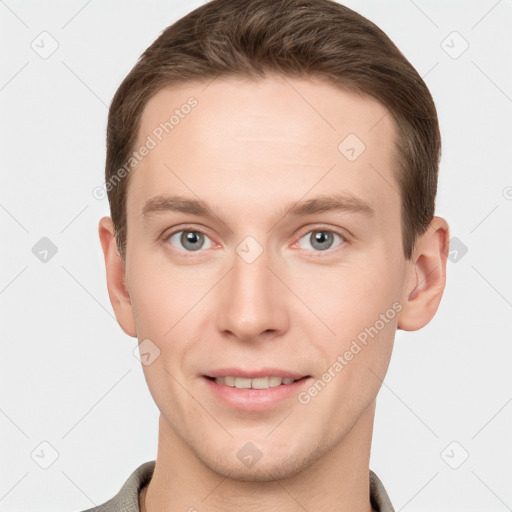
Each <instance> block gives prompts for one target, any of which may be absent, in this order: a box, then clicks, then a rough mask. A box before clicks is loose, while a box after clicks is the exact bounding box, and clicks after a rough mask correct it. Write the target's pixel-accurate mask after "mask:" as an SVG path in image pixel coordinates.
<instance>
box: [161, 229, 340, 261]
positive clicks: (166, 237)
mask: <svg viewBox="0 0 512 512" xmlns="http://www.w3.org/2000/svg"><path fill="white" fill-rule="evenodd" d="M315 231H318V232H324V233H332V234H334V235H337V236H339V237H340V238H341V242H340V243H339V244H338V245H337V246H335V247H334V248H329V249H326V250H325V251H315V250H312V249H305V250H306V251H307V252H310V253H313V254H315V256H314V257H322V256H324V255H331V254H332V253H333V252H334V251H336V250H338V249H340V248H342V247H343V246H345V245H347V244H349V243H350V240H349V237H348V236H347V235H346V234H345V233H341V232H339V231H336V230H333V229H329V228H326V227H323V226H316V227H314V228H309V229H308V230H307V231H303V232H302V233H301V234H300V235H299V237H298V238H297V241H296V242H294V244H293V245H294V246H295V245H297V244H298V242H299V241H300V240H301V239H302V238H304V236H305V235H308V234H310V233H313V232H315ZM182 232H193V233H201V234H202V235H204V236H205V237H208V238H210V237H209V235H208V234H207V233H206V232H205V231H203V230H202V229H198V228H196V227H194V226H182V227H181V228H180V229H177V230H176V231H172V232H170V233H168V234H165V235H164V236H163V237H162V238H163V241H164V242H165V243H167V242H168V241H169V239H170V238H171V237H172V236H173V235H176V234H177V233H182ZM212 243H213V244H215V242H213V240H212ZM169 245H170V244H169ZM176 250H177V251H178V252H180V253H185V254H188V255H190V256H192V255H194V253H200V252H201V251H202V250H203V249H199V250H197V251H187V250H183V249H176Z"/></svg>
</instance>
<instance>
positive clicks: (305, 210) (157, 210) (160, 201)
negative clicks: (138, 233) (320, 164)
mask: <svg viewBox="0 0 512 512" xmlns="http://www.w3.org/2000/svg"><path fill="white" fill-rule="evenodd" d="M330 211H339V212H350V213H360V214H363V215H366V216H368V217H371V216H373V215H374V214H375V211H374V210H373V208H372V207H371V206H370V205H369V204H368V203H366V202H365V201H363V200H362V199H359V198H357V197H355V196H353V195H347V194H329V195H322V196H319V197H315V198H313V199H307V200H300V201H295V202H293V203H291V204H289V205H287V206H285V207H284V209H283V210H282V211H281V217H285V216H287V215H291V216H296V217H302V216H306V215H312V214H315V213H324V212H330ZM166 212H178V213H188V214H192V215H200V216H203V217H210V218H213V217H218V215H217V214H216V213H214V211H213V210H212V208H210V207H209V206H208V204H207V203H205V202H204V201H202V200H200V199H189V198H186V197H182V196H162V195H158V196H155V197H152V198H151V199H148V200H147V201H146V203H145V205H144V207H143V208H142V216H143V217H144V219H146V220H147V219H149V218H150V217H153V216H155V215H158V214H162V213H166Z"/></svg>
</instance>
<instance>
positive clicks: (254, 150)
mask: <svg viewBox="0 0 512 512" xmlns="http://www.w3.org/2000/svg"><path fill="white" fill-rule="evenodd" d="M150 140H151V141H152V142H151V143H150V144H151V146H152V149H151V150H150V151H149V152H147V155H146V156H144V158H142V159H141V161H140V162H139V163H138V164H137V167H136V169H135V170H134V171H133V173H132V176H131V178H130V187H129V188H130V193H129V194H128V204H130V203H132V205H136V207H137V209H138V210H140V208H141V207H143V205H144V202H145V201H147V200H148V199H149V198H150V197H153V196H155V195H157V194H163V193H173V194H175V193H176V192H181V193H183V194H187V195H189V196H190V195H194V194H196V195H198V194H199V193H200V194H201V196H202V198H203V199H205V200H208V201H209V200H212V201H214V200H215V196H216V195H217V197H218V196H219V194H221V195H222V194H227V193H228V192H229V193H230V194H231V196H233V197H234V196H237V197H240V200H241V204H242V203H243V201H244V200H245V199H244V198H243V197H242V196H244V194H245V196H246V198H248V196H250V193H251V191H252V192H253V196H251V197H250V199H252V200H255V201H256V202H257V200H258V198H261V200H262V201H263V199H265V200H267V201H268V200H271V201H272V200H275V201H280V200H284V201H286V200H287V199H288V198H289V199H290V200H293V199H297V197H296V196H297V194H301V195H302V194H303V193H306V191H307V190H308V189H311V190H312V191H318V192H328V191H332V190H333V188H336V189H339V190H340V191H344V190H349V191H350V192H353V193H355V194H357V195H359V196H362V197H365V196H366V199H369V200H370V201H371V200H372V199H373V200H379V201H380V202H381V203H382V204H385V203H386V202H390V201H391V202H392V201H395V203H396V202H397V200H398V198H397V197H392V196H393V195H395V196H396V193H397V188H398V186H397V184H396V182H395V181H394V173H393V169H394V162H395V158H394V155H395V149H394V144H395V127H394V122H393V120H392V116H391V115H390V113H389V112H388V111H387V109H386V108H385V107H384V106H383V105H382V104H380V103H379V102H378V101H377V100H375V99H373V98H371V97H369V96H363V95H359V94H356V93H353V92H348V91H345V90H342V89H339V88H337V87H334V86H333V85H331V84H329V83H327V82H325V81H322V80H319V79H313V78H309V79H292V78H284V77H281V76H275V77H271V78H266V79H264V80H261V81H257V82H256V81H248V80H244V79H240V78H217V79H215V80H213V81H210V82H197V83H189V84H183V85H179V86H171V87H166V88H164V89H162V90H160V91H159V92H158V93H157V94H155V95H154V96H153V97H152V98H151V99H150V101H149V102H148V103H147V105H146V107H145V109H144V112H143V115H142V118H141V124H140V130H139V140H138V144H137V147H141V146H142V145H144V144H149V141H150ZM153 146H154V147H153ZM313 188H314V190H313ZM262 194H263V195H262ZM256 195H257V196H258V197H256ZM263 196H264V197H263ZM288 196H289V197H288ZM379 196H380V197H379ZM395 206H396V205H395Z"/></svg>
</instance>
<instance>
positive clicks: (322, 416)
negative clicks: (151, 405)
mask: <svg viewBox="0 0 512 512" xmlns="http://www.w3.org/2000/svg"><path fill="white" fill-rule="evenodd" d="M191 97H193V98H195V100H192V101H191V100H189V98H191ZM194 101H195V104H194V106H192V107H191V108H186V107H183V106H184V105H186V104H187V102H188V104H189V105H191V104H192V103H194ZM176 109H178V111H177V112H176ZM173 113H174V114H175V119H173V120H172V121H171V122H172V123H173V124H172V128H170V127H169V125H165V124H164V125H163V126H164V127H166V128H167V131H168V133H166V131H165V129H163V128H162V125H161V123H165V121H169V119H170V118H171V116H172V115H173ZM178 118H179V120H178V121H176V119H178ZM159 127H160V129H158V128H159ZM148 137H150V138H151V139H152V140H153V141H154V142H155V145H154V147H151V149H150V150H149V151H148V154H147V155H146V156H145V157H144V158H143V159H142V160H141V161H140V163H139V164H138V166H137V167H136V169H135V170H134V171H132V175H131V176H130V184H129V188H128V196H127V221H128V237H127V253H126V286H127V289H128V290H129V295H130V302H131V311H132V314H133V321H134V325H135V327H136V334H137V337H138V338H139V341H140V342H142V341H143V340H146V339H149V340H150V341H146V342H145V343H146V344H148V345H147V346H148V347H149V346H150V347H152V350H150V352H151V353H152V354H153V355H154V354H155V353H156V354H159V355H158V357H156V358H155V359H154V361H152V362H151V364H148V365H145V366H143V369H144V373H145V377H146V380H147V383H148V385H149V389H150V391H151V394H152V396H153V398H154V400H155V402H156V404H157V406H158V408H159V409H160V411H161V428H163V429H165V430H167V432H168V433H169V435H171V434H172V435H173V436H175V437H178V438H180V439H181V441H182V442H183V443H184V445H186V446H187V448H188V449H189V450H190V452H191V453H193V454H194V455H195V456H196V457H197V458H198V459H199V460H200V461H201V462H202V463H203V464H204V465H206V466H207V467H209V468H211V469H213V470H214V471H216V472H218V473H220V474H222V475H225V476H230V477H232V478H238V479H246V480H251V479H252V480H254V479H256V480H257V479H262V480H265V479H268V478H283V477H286V476H291V475H293V474H296V473H297V472H299V471H301V470H302V469H304V468H305V467H306V466H307V465H308V464H311V463H312V462H313V461H316V460H318V459H319V458H320V457H322V456H323V455H325V454H327V453H328V452H329V451H330V450H332V449H333V448H334V447H335V446H338V445H339V443H341V442H343V440H344V439H345V438H346V436H347V435H348V433H349V432H350V431H351V430H352V429H353V428H354V426H355V425H356V424H357V422H358V420H359V419H360V418H361V416H362V415H363V413H364V412H365V411H366V410H367V409H368V408H369V406H370V405H371V404H373V402H374V400H375V397H376V394H377V391H378V389H379V387H380V384H381V381H380V379H379V378H378V377H377V376H380V378H383V376H384V374H385V372H386V369H387V365H388V362H389V358H390V355H391V351H392V346H393V339H394V334H395V331H396V328H397V319H398V318H399V312H400V309H401V301H402V300H403V297H404V293H405V290H404V288H405V286H404V284H405V282H406V279H405V275H406V261H405V260H404V256H403V252H402V241H401V229H400V225H401V224H400V213H401V212H400V196H399V194H398V192H397V191H398V184H397V182H396V180H395V179H394V167H395V160H394V155H395V153H394V144H395V131H394V125H393V121H392V118H391V116H390V115H389V114H388V112H387V110H386V109H385V108H384V107H383V106H382V105H380V104H379V103H378V102H377V101H375V100H373V99H371V98H368V97H362V96H358V95H355V94H353V93H348V92H344V91H341V90H339V89H337V88H334V87H333V86H332V85H328V84H326V83H324V82H322V81H319V80H316V79H315V80H313V79H312V80H303V79H300V80H299V79H290V78H287V79H286V80H285V79H283V78H282V77H269V78H266V79H265V80H264V81H262V82H259V83H253V82H249V81H243V80H240V79H227V78H226V79H220V78H219V79H216V80H215V81H213V82H212V83H211V84H209V85H208V84H207V83H200V84H187V85H183V86H179V87H170V88H167V89H164V90H161V91H160V92H159V93H158V94H156V95H155V96H154V97H153V98H152V99H151V100H150V101H149V103H148V104H147V106H146V108H145V111H144V114H143V118H142V122H141V127H140V137H139V146H140V145H143V144H146V143H147V142H148V141H149V139H148ZM159 139H161V140H159ZM148 146H153V144H152V143H149V144H148ZM151 357H154V356H151ZM215 379H217V380H215ZM292 380H293V382H292V383H290V381H292ZM233 385H234V387H233ZM269 386H270V387H269ZM248 443H249V444H248ZM257 459H259V460H257ZM255 460H257V462H256V463H254V461H255Z"/></svg>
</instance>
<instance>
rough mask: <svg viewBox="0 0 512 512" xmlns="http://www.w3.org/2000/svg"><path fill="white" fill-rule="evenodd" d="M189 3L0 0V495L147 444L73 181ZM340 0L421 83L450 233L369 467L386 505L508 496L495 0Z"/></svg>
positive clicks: (403, 338)
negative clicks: (139, 70)
mask: <svg viewBox="0 0 512 512" xmlns="http://www.w3.org/2000/svg"><path fill="white" fill-rule="evenodd" d="M200 4H201V2H199V1H193V2H189V1H187V2H184V1H181V2H177V1H172V2H171V1H169V0H166V1H148V2H133V1H132V2H126V1H125V2H121V1H117V2H113V1H107V2H100V1H98V0H93V1H90V0H89V1H85V0H73V1H67V2H64V1H59V2H57V1H52V2H36V1H30V2H29V1H21V0H5V1H0V16H1V28H0V38H1V41H0V51H1V75H0V108H1V125H0V130H1V131H0V144H1V155H2V166H1V179H2V181H1V187H0V224H1V229H2V240H3V242H2V245H1V248H2V250H1V252H0V255H1V263H0V269H1V271H0V302H1V308H2V324H1V325H2V331H1V341H0V342H1V351H2V356H1V359H0V393H1V395H0V431H1V434H0V439H1V444H0V509H1V510H3V511H11V512H19V511H28V510H31V511H32V512H38V511H43V510H54V511H55V510H62V511H72V510H83V509H86V508H89V507H92V506H94V505H97V504H100V503H103V502H104V501H106V500H107V499H109V498H111V497H112V496H114V494H116V493H117V492H118V490H119V488H120V487H121V485H122V484H123V483H124V481H125V480H126V479H127V477H128V476H129V474H130V473H131V472H132V471H133V470H134V469H135V468H136V467H137V466H138V465H139V464H141V463H143V462H145V461H147V460H153V459H154V458H155V456H156V447H157V426H158V425H157V421H158V411H157V408H156V406H155V405H154V403H153V400H152V398H151V395H150V394H149V391H148V389H147V385H146V382H145V380H144V376H143V373H142V369H141V364H140V362H139V361H138V360H137V359H136V357H135V356H134V355H133V350H134V349H135V348H136V347H137V343H136V340H135V339H132V338H129V337H127V336H126V335H125V334H124V333H123V332H122V331H121V329H120V327H119V326H118V324H117V322H116V321H115V318H114V316H113V311H112V308H111V306H110V302H109V298H108V294H107V288H106V282H105V271H104V263H103V256H102V253H101V248H100V244H99V240H98V236H97V224H98V220H99V218H100V217H101V216H103V215H108V213H109V211H108V203H107V200H106V198H105V199H103V200H98V199H96V198H95V197H93V194H92V191H93V189H94V188H95V187H97V186H98V185H101V183H102V180H103V169H104V157H105V149H104V146H105V145H104V134H105V125H106V116H107V106H108V104H109V103H110V101H111V99H112V96H113V94H114V92H115V90H116V88H117V87H118V85H119V84H120V82H121V80H122V79H123V77H124V76H125V75H126V73H127V72H128V71H129V70H130V69H131V67H132V66H133V65H134V64H135V61H136V59H137V58H138V56H139V55H140V53H141V52H142V51H143V50H144V49H145V48H146V47H147V46H148V45H149V44H150V43H151V42H152V41H153V40H154V39H155V38H156V37H157V36H158V35H159V34H160V32H161V31H162V30H163V29H164V28H165V27H167V26H168V25H169V24H171V23H172V22H173V21H175V20H176V19H178V18H179V17H181V16H182V15H183V14H185V13H186V12H189V11H190V10H192V8H195V7H197V6H199V5H200ZM346 4H347V5H348V6H349V7H352V8H354V9H355V10H357V11H358V12H360V13H361V14H363V15H365V16H367V17H368V18H370V19H371V20H372V21H374V22H375V23H377V24H378V25H379V26H380V27H381V28H382V29H383V30H384V31H385V32H387V33H388V35H389V36H390V37H391V38H392V39H393V40H394V41H395V42H396V44H397V45H398V46H399V48H400V49H401V50H402V51H403V52H404V54H405V55H406V56H407V57H408V58H409V60H410V61H411V62H412V63H413V65H414V66H415V67H416V68H417V69H418V71H419V72H420V74H421V75H422V76H424V77H425V80H426V82H427V84H428V86H429V87H430V89H431V91H432V94H433V96H434V99H435V101H436V104H437V107H438V112H439V117H440V123H441V130H442V134H443V158H442V164H441V171H440V182H439V194H438V203H437V214H438V215H441V216H443V217H445V218H446V219H447V220H448V221H449V223H450V227H451V231H452V232H451V235H452V237H456V238H457V240H456V241H455V242H453V245H452V248H454V250H455V251H457V252H452V253H451V256H450V258H451V260H452V261H449V264H448V283H447V288H446V291H445V295H444V298H443V300H442V302H441V306H440V309H439V312H438V313H437V316H436V317H435V318H434V320H433V321H432V322H431V323H430V324H429V325H428V326H427V327H425V328H424V329H423V330H421V331H418V332H413V333H404V332H401V331H399V332H398V334H397V340H396V344H395V350H394V354H393V358H392V362H391V365H390V368H389V371H388V374H387V377H386V379H385V382H384V385H383V387H382V390H381V393H380V395H379V400H378V407H377V415H376V422H375V429H374V441H373V446H372V458H371V467H372V469H373V470H374V471H376V473H377V474H378V475H379V476H380V478H381V479H382V480H383V482H384V484H385V486H386V488H387V490H388V493H389V494H390V497H391V499H392V501H393V504H394V506H395V508H396V510H397V511H401V510H404V511H406V512H408V511H413V510H424V511H434V510H436V511H438V510H443V511H455V510H464V511H470V510H475V511H489V510H496V511H500V510H507V509H508V510H511V507H512V491H511V485H510V483H511V482H512V467H511V462H512V439H511V437H510V432H511V431H512V430H511V424H512V403H511V401H512V385H511V381H510V374H511V371H510V367H511V364H510V363H511V361H512V359H511V356H512V345H511V343H510V341H511V336H510V334H511V331H512V329H511V323H512V322H511V320H512V315H511V310H512V271H511V262H512V241H511V233H512V229H511V228H512V226H511V225H512V174H511V172H510V164H511V162H512V155H511V151H512V150H511V148H512V143H511V141H512V126H511V122H510V120H511V113H512V58H511V49H512V45H511V43H512V30H511V26H512V24H511V22H512V1H511V0H501V1H496V0H481V1H478V2H477V1H472V2H468V1H464V2H463V1H461V0H458V1H451V2H442V1H437V2H433V1H426V0H415V1H412V0H395V1H392V2H390V1H386V2H382V1H379V0H373V1H368V0H365V1H350V2H346ZM44 31H46V32H48V34H49V35H45V34H43V35H40V34H41V33H42V32H44ZM454 31H455V32H457V33H456V34H454V33H453V32H454ZM54 41H56V42H57V43H58V48H57V49H56V51H55V52H54V53H53V54H52V55H50V56H48V55H45V54H44V52H49V51H50V50H51V49H52V45H55V42H54ZM466 44H468V45H469V46H468V48H467V50H466V51H464V52H463V53H461V52H462V50H464V48H465V46H466ZM42 54H43V55H42ZM42 57H47V58H42ZM455 57H456V58H455ZM42 237H48V238H49V239H50V240H51V241H52V242H53V244H55V246H56V247H57V250H58V251H57V253H56V254H55V255H54V256H53V257H51V258H50V255H48V257H47V258H48V261H47V262H42V261H40V260H39V259H38V258H37V257H36V255H35V254H34V253H33V252H32V248H33V247H34V246H35V245H36V243H37V242H38V241H39V240H40V239H41V238H42ZM462 244H463V245H462ZM464 247H466V248H467V253H465V254H464ZM36 252H37V251H36ZM507 433H508V434H507ZM42 442H46V443H49V445H51V447H50V446H49V445H47V444H43V445H41V443H42ZM53 450H55V453H57V454H58V458H57V459H56V460H55V461H54V462H53V463H52V464H51V465H50V466H49V467H48V469H43V468H42V467H41V465H48V464H50V463H51V462H52V460H53V458H54V455H55V453H54V452H53ZM466 455H469V457H468V458H467V460H464V459H465V457H466ZM455 467H458V468H457V469H454V468H455Z"/></svg>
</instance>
